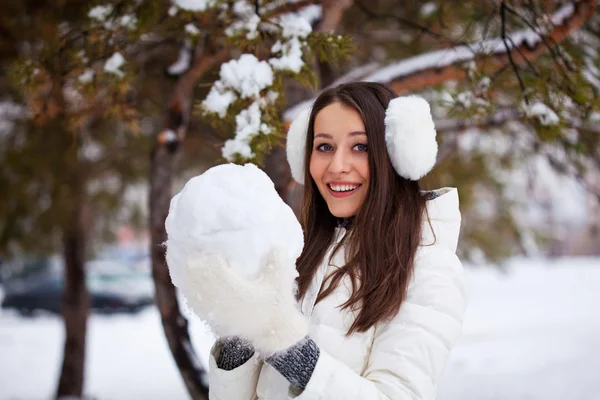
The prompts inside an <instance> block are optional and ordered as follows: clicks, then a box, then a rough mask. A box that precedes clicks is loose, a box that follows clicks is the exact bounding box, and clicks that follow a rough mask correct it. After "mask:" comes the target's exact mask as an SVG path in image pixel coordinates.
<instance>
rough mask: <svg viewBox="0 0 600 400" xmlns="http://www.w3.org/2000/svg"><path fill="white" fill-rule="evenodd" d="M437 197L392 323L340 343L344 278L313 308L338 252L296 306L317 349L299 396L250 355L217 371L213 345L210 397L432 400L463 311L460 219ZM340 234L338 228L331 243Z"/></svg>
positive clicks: (449, 192)
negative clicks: (458, 252) (228, 368)
mask: <svg viewBox="0 0 600 400" xmlns="http://www.w3.org/2000/svg"><path fill="white" fill-rule="evenodd" d="M439 194H440V196H439V197H437V198H436V199H433V200H429V201H428V202H427V211H428V214H429V218H430V221H431V226H430V225H429V223H427V221H425V222H424V227H423V238H422V244H421V246H420V247H419V249H418V250H417V254H416V257H415V269H414V274H413V278H412V280H411V282H410V283H409V287H408V295H407V298H406V300H405V301H404V302H403V303H402V305H401V307H400V311H399V312H398V314H397V315H396V317H394V318H393V319H392V320H391V321H389V322H385V323H379V324H377V325H376V326H374V327H371V328H370V329H369V330H368V331H366V332H361V333H354V334H352V335H351V336H350V337H346V332H347V331H348V328H349V327H350V325H352V321H353V320H354V315H353V313H352V311H346V310H340V308H337V306H338V305H340V304H342V303H344V302H345V301H346V300H347V299H348V298H349V296H350V288H351V286H350V283H349V280H348V281H346V282H344V284H340V285H338V287H337V289H336V290H335V291H334V292H333V293H332V294H331V295H329V296H328V297H327V298H325V299H323V300H322V301H321V302H319V303H318V304H317V305H315V300H316V297H317V294H318V293H319V290H320V288H321V285H322V284H323V280H324V278H325V277H326V276H327V275H328V273H329V272H331V271H332V269H333V268H336V267H339V266H342V265H344V259H343V257H344V252H343V251H339V252H338V253H337V255H336V256H335V257H334V259H333V260H332V261H331V263H329V262H327V260H328V259H329V256H328V255H327V256H326V257H325V258H324V262H323V263H322V264H321V266H320V267H319V269H318V271H317V273H316V274H315V277H314V279H313V281H312V283H311V286H310V288H309V289H308V291H307V292H306V295H305V296H304V298H303V299H302V301H301V302H300V307H301V309H302V312H303V313H304V314H305V315H307V316H309V317H310V322H311V327H310V333H309V335H310V337H311V338H312V339H313V340H314V341H315V342H316V343H317V344H318V346H319V348H320V356H319V360H318V362H317V364H316V367H315V370H314V372H313V374H312V377H311V379H310V381H309V382H308V385H307V386H306V388H305V390H304V391H303V392H302V393H301V394H300V395H296V394H294V393H293V390H291V389H290V385H289V383H288V381H287V380H286V379H285V378H284V377H283V376H282V375H280V374H279V372H278V371H277V370H275V369H274V368H273V367H271V366H270V365H269V364H267V363H264V362H263V361H262V359H261V358H260V355H259V354H256V353H255V354H254V356H253V357H252V358H251V359H250V360H248V361H247V362H246V363H245V364H243V365H242V366H240V367H238V368H235V369H234V370H231V371H225V370H221V369H219V368H218V367H217V365H216V361H215V360H216V358H217V357H218V353H219V351H220V349H219V348H217V347H213V349H212V350H211V356H210V361H209V363H210V365H209V383H210V398H211V399H212V400H238V399H239V400H253V399H266V400H285V399H292V398H293V399H295V400H330V399H343V400H371V399H372V400H375V399H378V400H379V399H381V400H383V399H386V400H392V399H393V400H408V399H428V400H429V399H434V398H435V395H436V384H437V382H438V379H439V377H440V375H441V374H442V371H443V369H444V366H445V364H446V361H447V360H448V356H449V355H450V350H451V349H452V347H453V346H454V344H455V342H456V341H457V339H458V338H459V336H460V333H461V328H462V320H463V315H464V312H465V308H466V296H465V287H464V281H463V268H462V266H461V263H460V261H459V260H458V258H457V257H456V254H455V252H456V246H457V242H458V235H459V229H460V221H461V217H460V211H459V209H458V193H457V191H456V189H453V188H444V189H440V191H439ZM432 229H433V232H432ZM344 233H345V230H344V229H343V228H338V229H337V232H336V235H337V236H336V240H337V241H339V240H341V238H342V237H343V235H344ZM434 234H435V239H434ZM432 243H433V244H432Z"/></svg>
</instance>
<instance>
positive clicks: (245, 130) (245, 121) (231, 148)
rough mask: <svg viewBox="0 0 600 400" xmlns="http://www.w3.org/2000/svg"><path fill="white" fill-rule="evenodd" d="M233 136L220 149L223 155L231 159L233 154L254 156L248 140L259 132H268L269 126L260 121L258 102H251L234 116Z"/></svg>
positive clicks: (247, 156) (246, 156)
mask: <svg viewBox="0 0 600 400" xmlns="http://www.w3.org/2000/svg"><path fill="white" fill-rule="evenodd" d="M235 124H236V130H235V136H234V138H233V139H230V140H228V141H226V142H225V145H224V146H223V149H222V154H223V157H224V158H225V159H226V160H232V159H233V156H234V155H235V154H239V155H241V156H243V157H245V158H252V157H254V153H253V152H252V149H251V148H250V140H252V138H253V137H254V136H256V135H258V134H259V133H264V134H269V133H270V132H271V131H270V128H269V127H267V126H266V125H265V124H262V123H261V112H260V108H259V104H258V102H254V103H252V105H251V106H250V107H248V108H247V109H245V110H242V111H241V112H240V113H239V114H238V115H236V117H235Z"/></svg>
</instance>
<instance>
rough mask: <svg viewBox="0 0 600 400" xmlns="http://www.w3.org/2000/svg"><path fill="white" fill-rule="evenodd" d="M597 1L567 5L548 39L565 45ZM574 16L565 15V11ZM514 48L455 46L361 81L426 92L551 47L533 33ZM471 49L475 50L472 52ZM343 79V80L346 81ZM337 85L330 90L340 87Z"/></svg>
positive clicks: (490, 43)
mask: <svg viewBox="0 0 600 400" xmlns="http://www.w3.org/2000/svg"><path fill="white" fill-rule="evenodd" d="M596 3H597V0H580V1H575V2H573V3H568V4H567V5H565V6H563V7H562V8H561V9H559V11H557V12H556V13H555V14H554V16H553V18H554V19H555V20H557V22H558V23H556V24H555V26H554V27H553V28H552V30H550V31H549V32H547V34H546V38H548V39H549V40H550V39H551V40H554V41H555V42H556V43H560V42H562V41H563V40H564V39H565V38H566V37H567V36H568V35H569V34H571V33H572V32H573V31H575V30H577V29H578V28H579V27H581V26H582V25H583V24H584V23H585V22H586V21H587V20H588V19H589V18H591V16H592V15H594V12H595V8H596ZM567 7H572V9H573V10H572V12H571V13H570V14H569V15H565V11H564V10H565V9H566V8H567ZM510 37H511V39H512V40H513V41H514V43H515V44H514V45H511V46H509V48H508V49H507V48H506V47H505V45H504V43H503V40H502V38H493V39H488V40H485V41H482V42H480V43H474V44H472V45H471V46H469V47H467V46H455V47H451V48H448V49H442V50H435V51H432V52H429V53H425V54H420V55H417V56H414V57H411V58H408V59H405V60H401V61H399V62H396V63H392V64H390V65H388V66H386V67H383V68H381V69H379V70H378V71H376V72H374V73H372V74H369V75H365V76H363V77H361V78H360V80H363V81H373V82H381V83H385V84H387V85H389V86H390V87H392V89H394V90H395V91H396V93H398V94H403V93H407V92H411V91H418V90H423V89H426V88H429V87H432V86H435V85H438V84H441V83H444V82H448V81H451V80H461V79H464V78H465V77H466V70H465V68H464V64H465V63H467V62H475V63H477V65H478V66H480V67H481V69H482V71H483V72H484V73H485V74H487V75H490V76H491V75H494V74H496V73H497V72H498V71H501V70H503V69H505V68H506V66H507V65H509V64H510V60H509V58H508V54H507V53H510V55H511V56H512V55H513V54H514V53H519V54H520V55H521V57H522V58H523V59H524V60H518V59H514V62H515V64H516V65H523V64H525V63H526V61H525V60H529V61H530V62H531V61H532V60H534V59H536V58H537V57H538V56H539V55H541V54H543V53H544V52H545V51H546V50H547V49H548V47H547V46H546V45H545V44H544V42H543V41H542V40H541V39H540V37H539V35H538V34H537V33H536V32H534V31H533V30H531V29H527V30H523V31H519V32H515V33H512V34H510ZM471 48H472V49H476V51H475V52H473V51H472V50H471ZM344 79H345V77H341V78H340V80H344ZM337 84H338V81H336V82H334V83H332V84H331V85H330V86H337ZM313 101H314V99H311V100H308V101H306V102H302V103H300V104H298V105H296V106H294V107H292V108H290V109H288V110H287V111H286V112H285V119H286V120H291V119H293V117H294V116H295V115H297V113H298V112H300V110H302V109H304V108H306V107H308V106H309V105H310V104H312V102H313Z"/></svg>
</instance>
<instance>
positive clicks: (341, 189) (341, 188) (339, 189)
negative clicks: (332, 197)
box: [329, 185, 359, 192]
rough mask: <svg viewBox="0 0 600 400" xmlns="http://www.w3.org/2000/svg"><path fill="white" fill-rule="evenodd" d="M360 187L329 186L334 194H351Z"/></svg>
mask: <svg viewBox="0 0 600 400" xmlns="http://www.w3.org/2000/svg"><path fill="white" fill-rule="evenodd" d="M358 186H359V185H329V187H330V188H331V190H333V191H334V192H349V191H351V190H354V189H356V188H357V187H358Z"/></svg>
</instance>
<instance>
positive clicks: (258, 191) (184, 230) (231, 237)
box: [166, 164, 304, 287]
mask: <svg viewBox="0 0 600 400" xmlns="http://www.w3.org/2000/svg"><path fill="white" fill-rule="evenodd" d="M166 228H167V235H168V240H167V242H166V244H167V263H168V265H169V272H170V274H171V279H172V280H173V284H174V285H175V286H177V287H182V286H183V284H184V282H185V279H186V277H185V266H186V264H187V262H188V260H190V259H191V258H192V257H194V256H195V255H196V254H198V253H200V252H211V253H214V254H218V255H220V256H221V257H223V258H225V259H226V260H227V261H228V262H229V263H230V265H231V267H232V268H233V269H234V270H235V271H237V272H238V273H239V274H240V275H242V276H244V277H246V278H250V279H256V278H258V277H259V276H260V271H261V266H262V265H263V264H264V262H265V261H266V259H267V256H268V254H269V252H270V251H271V250H274V249H277V250H279V251H281V254H282V256H284V257H287V258H288V261H289V262H287V263H286V264H285V265H289V266H291V267H292V268H293V267H294V265H295V261H296V259H297V258H298V256H299V255H300V253H301V251H302V247H303V245H304V239H303V234H302V228H301V227H300V224H299V223H298V220H297V219H296V216H295V215H294V213H293V212H292V210H291V209H290V208H289V207H288V206H287V205H286V204H285V203H284V202H283V201H282V200H281V198H280V197H279V195H278V194H277V192H276V191H275V187H274V185H273V182H271V180H270V179H269V177H268V176H267V175H266V174H265V173H264V172H262V171H261V170H260V169H258V168H257V167H256V166H255V165H253V164H246V165H244V166H239V165H234V164H225V165H219V166H217V167H213V168H211V169H209V170H208V171H206V172H205V173H204V174H202V175H199V176H197V177H194V178H192V179H190V180H189V181H188V182H187V183H186V185H185V187H184V188H183V190H182V191H181V192H180V193H178V194H177V195H175V197H173V199H172V200H171V206H170V209H169V215H168V216H167V220H166Z"/></svg>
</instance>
